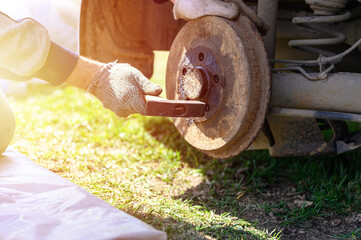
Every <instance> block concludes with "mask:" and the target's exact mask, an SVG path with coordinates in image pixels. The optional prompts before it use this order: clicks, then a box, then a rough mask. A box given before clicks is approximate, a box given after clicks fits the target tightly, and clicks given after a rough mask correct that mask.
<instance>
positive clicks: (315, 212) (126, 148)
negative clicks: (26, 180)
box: [9, 55, 361, 239]
mask: <svg viewBox="0 0 361 240" xmlns="http://www.w3.org/2000/svg"><path fill="white" fill-rule="evenodd" d="M165 57H166V55H163V57H162V58H163V61H164V58H165ZM163 71H164V70H159V69H156V72H155V77H154V78H153V80H154V81H156V82H159V83H161V84H162V79H164V77H163V76H162V74H163ZM28 93H29V95H27V96H26V97H24V96H23V97H16V96H13V97H10V99H9V100H10V103H11V104H12V105H13V108H14V112H15V114H16V119H17V130H16V135H15V137H14V140H13V142H12V145H13V147H15V148H16V149H18V150H19V151H20V152H22V153H25V154H26V155H27V156H28V157H30V158H31V159H32V160H34V161H35V162H37V163H38V164H40V165H42V166H44V167H46V168H48V169H50V170H51V171H54V172H56V173H58V174H59V175H61V176H63V177H65V178H67V179H69V180H71V181H72V182H74V183H76V184H78V185H80V186H82V187H83V188H85V189H86V190H88V191H90V192H91V193H93V194H95V195H96V196H98V197H99V198H101V199H103V200H104V201H106V202H108V203H109V204H111V205H113V206H115V207H117V208H119V209H121V210H122V211H125V212H128V213H130V214H132V215H134V216H136V217H138V218H140V219H142V220H143V221H145V222H147V223H149V224H150V225H152V226H154V227H155V228H157V229H161V230H164V231H166V232H167V233H168V236H169V238H170V239H211V238H214V239H281V238H282V235H283V232H282V229H284V228H285V227H289V226H291V227H294V228H298V227H300V226H301V225H302V224H304V223H305V222H306V221H308V220H310V219H311V220H312V219H317V218H319V217H322V218H327V217H328V216H330V215H332V216H341V217H344V216H348V215H350V214H353V213H359V212H361V161H360V152H359V151H354V152H351V153H348V154H343V155H340V156H328V157H317V158H316V157H314V158H308V157H304V158H292V159H291V158H283V159H276V158H272V157H270V156H269V155H268V152H267V151H257V152H245V153H243V154H241V155H239V156H237V157H235V158H232V159H226V160H217V159H212V158H209V157H207V156H205V155H204V154H202V153H201V152H199V151H197V150H196V149H194V148H193V147H191V146H189V145H188V144H187V143H186V142H185V141H184V140H183V139H182V138H181V137H180V136H179V134H178V132H177V131H176V129H175V128H174V126H173V124H172V122H171V120H170V119H168V118H154V117H141V116H138V115H133V116H131V117H129V118H126V119H119V118H117V117H116V116H115V115H114V114H112V113H111V112H109V111H108V110H105V109H103V108H102V107H101V104H100V103H99V102H98V101H97V100H96V99H94V98H92V97H91V96H88V95H87V94H84V92H82V91H80V90H77V89H75V88H72V87H58V88H52V87H49V86H47V85H30V86H29V89H28ZM288 186H290V188H289V190H288V191H285V192H284V194H283V193H281V195H277V194H276V195H275V196H274V195H272V194H271V195H269V193H273V192H274V191H273V189H275V188H277V189H278V188H280V189H288V188H287V187H288ZM279 196H283V197H284V198H283V199H282V198H281V199H280V197H279ZM293 196H297V197H301V198H302V199H304V200H305V201H308V202H311V203H312V205H310V206H306V205H303V206H291V204H290V203H292V202H290V199H291V198H292V197H293ZM270 215H272V216H274V217H275V219H276V221H277V224H276V225H275V224H267V222H269V221H270V217H269V216H270ZM353 236H356V237H359V236H360V229H354V230H353V231H349V232H348V233H342V234H339V235H337V236H335V237H336V238H339V239H348V238H349V237H353Z"/></svg>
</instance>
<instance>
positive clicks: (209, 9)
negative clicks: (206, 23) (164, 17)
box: [173, 0, 239, 21]
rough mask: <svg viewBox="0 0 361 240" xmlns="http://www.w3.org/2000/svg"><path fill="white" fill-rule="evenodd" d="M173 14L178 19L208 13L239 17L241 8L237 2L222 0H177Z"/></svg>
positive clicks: (232, 17)
mask: <svg viewBox="0 0 361 240" xmlns="http://www.w3.org/2000/svg"><path fill="white" fill-rule="evenodd" d="M173 14H174V18H175V19H176V20H177V19H184V20H187V21H188V20H192V19H196V18H200V17H203V16H206V15H211V16H220V17H224V18H228V19H234V18H236V17H238V15H239V9H238V6H237V5H236V4H235V3H231V2H224V1H222V0H175V2H174V7H173Z"/></svg>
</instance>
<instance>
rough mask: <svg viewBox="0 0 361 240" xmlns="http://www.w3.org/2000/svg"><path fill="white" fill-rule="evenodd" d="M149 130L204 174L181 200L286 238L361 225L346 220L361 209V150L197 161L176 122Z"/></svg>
mask: <svg viewBox="0 0 361 240" xmlns="http://www.w3.org/2000/svg"><path fill="white" fill-rule="evenodd" d="M145 128H146V129H147V130H148V131H149V132H150V133H151V134H152V136H153V137H155V138H156V139H157V140H158V141H159V142H162V143H163V144H165V145H166V146H167V147H170V148H172V149H175V150H177V149H178V150H179V151H180V152H181V155H182V161H184V162H185V163H187V164H188V165H189V166H191V167H194V168H198V169H200V170H201V171H202V173H203V175H204V180H203V182H201V183H200V184H199V185H197V186H195V187H193V188H191V189H188V190H186V191H185V192H184V193H183V194H181V195H179V196H175V198H178V199H182V200H183V201H187V202H189V203H191V204H192V205H197V206H201V207H202V208H204V209H206V210H209V211H213V212H215V213H217V214H229V215H230V216H232V217H234V218H235V219H245V220H246V221H249V222H250V223H255V224H256V225H257V226H258V227H261V228H265V229H271V230H273V229H280V228H282V229H283V236H284V237H295V235H297V233H298V232H300V229H304V224H305V223H307V224H306V225H307V226H308V230H310V229H311V230H315V231H316V232H318V233H319V234H320V236H322V235H325V234H327V235H331V236H336V235H339V234H342V233H347V232H351V230H352V229H356V228H357V224H359V222H357V221H356V222H355V221H354V222H352V221H351V222H347V221H345V219H346V217H347V216H351V215H353V214H357V213H359V212H360V211H361V152H360V151H353V152H349V153H346V154H342V155H339V156H334V155H332V156H323V157H298V158H272V157H270V156H269V154H268V151H257V152H245V153H242V154H241V155H239V156H237V157H235V158H232V159H227V160H216V159H211V158H208V157H206V156H202V154H201V153H199V154H196V155H198V157H197V160H196V161H195V160H194V159H193V158H192V156H191V155H190V154H189V151H190V150H189V146H188V145H187V143H185V141H184V140H183V139H181V137H180V136H179V134H178V133H177V130H176V129H175V127H174V126H173V124H172V122H171V120H169V119H167V120H164V119H149V121H148V122H147V123H146V125H145ZM192 151H193V152H196V150H192ZM339 219H341V221H340V222H336V223H334V220H339ZM324 225H325V226H324ZM205 232H207V234H208V235H210V236H213V237H220V236H222V238H233V237H234V236H237V234H242V230H235V229H229V228H228V226H223V227H222V226H217V227H209V228H207V229H206V230H205ZM220 233H221V235H219V234H220ZM311 237H312V236H311Z"/></svg>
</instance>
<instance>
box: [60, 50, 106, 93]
mask: <svg viewBox="0 0 361 240" xmlns="http://www.w3.org/2000/svg"><path fill="white" fill-rule="evenodd" d="M103 66H105V64H104V63H100V62H97V61H94V60H91V59H88V58H85V57H79V58H78V61H77V64H76V65H75V68H74V70H73V72H72V73H71V74H70V75H69V77H68V78H67V79H66V81H65V83H67V84H69V85H72V86H75V87H78V88H81V89H84V90H87V89H88V87H89V84H90V82H91V81H92V80H93V79H94V77H95V75H96V74H97V73H98V72H99V70H100V69H101V68H102V67H103Z"/></svg>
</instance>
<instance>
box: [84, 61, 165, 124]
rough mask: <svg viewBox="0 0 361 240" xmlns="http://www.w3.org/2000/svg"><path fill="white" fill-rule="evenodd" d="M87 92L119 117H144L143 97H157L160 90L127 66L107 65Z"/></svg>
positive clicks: (134, 69) (137, 71) (121, 64)
mask: <svg viewBox="0 0 361 240" xmlns="http://www.w3.org/2000/svg"><path fill="white" fill-rule="evenodd" d="M88 92H90V93H91V94H93V95H94V96H96V97H97V98H98V99H99V100H100V101H101V102H102V103H103V105H104V107H106V108H108V109H110V110H111V111H113V112H114V113H115V114H117V115H118V116H119V117H126V116H128V115H130V114H133V113H140V114H142V115H145V99H144V95H153V96H157V95H159V94H160V93H161V92H162V89H161V87H160V86H158V85H157V84H155V83H152V82H151V81H149V80H148V79H147V78H146V77H145V76H144V75H143V74H142V73H141V72H140V71H139V70H137V69H136V68H134V67H132V66H130V65H129V64H123V63H109V64H107V65H106V66H104V67H103V68H102V69H101V70H100V71H99V72H98V74H97V75H96V76H95V77H94V79H93V81H92V82H91V83H90V85H89V88H88Z"/></svg>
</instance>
